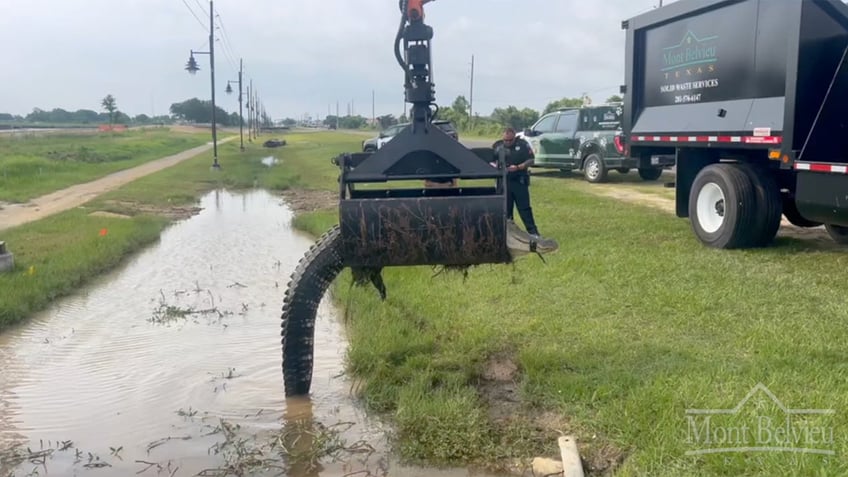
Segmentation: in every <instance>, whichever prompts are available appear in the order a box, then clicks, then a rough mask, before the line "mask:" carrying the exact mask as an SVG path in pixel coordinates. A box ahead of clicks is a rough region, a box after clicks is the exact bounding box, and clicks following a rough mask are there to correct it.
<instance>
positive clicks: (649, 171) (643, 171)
mask: <svg viewBox="0 0 848 477" xmlns="http://www.w3.org/2000/svg"><path fill="white" fill-rule="evenodd" d="M662 173H663V171H662V169H660V168H658V167H645V168H640V169H639V177H641V178H642V180H646V181H655V180H657V179H659V178H660V176H662Z"/></svg>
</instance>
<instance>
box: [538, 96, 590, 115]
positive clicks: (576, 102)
mask: <svg viewBox="0 0 848 477" xmlns="http://www.w3.org/2000/svg"><path fill="white" fill-rule="evenodd" d="M580 106H583V98H562V99H559V100H557V101H552V102H550V103H548V105H547V106H546V107H545V110H544V111H542V114H543V115H545V114H548V113H550V112H552V111H556V110H557V109H562V108H579V107H580Z"/></svg>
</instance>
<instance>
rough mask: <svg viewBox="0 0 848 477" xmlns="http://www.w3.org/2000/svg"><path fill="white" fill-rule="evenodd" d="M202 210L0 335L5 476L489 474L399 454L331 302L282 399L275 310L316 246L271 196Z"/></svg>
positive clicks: (209, 204) (238, 198) (220, 194)
mask: <svg viewBox="0 0 848 477" xmlns="http://www.w3.org/2000/svg"><path fill="white" fill-rule="evenodd" d="M201 207H202V209H203V210H202V211H201V212H200V213H199V214H198V215H196V216H194V217H192V218H190V219H188V220H185V221H182V222H180V223H178V224H176V225H174V226H173V227H171V228H169V229H168V230H166V231H165V232H164V233H163V234H162V238H161V241H160V242H158V243H157V244H155V245H153V246H151V247H149V248H148V249H146V250H145V251H143V252H141V253H139V254H137V255H136V256H135V257H133V258H132V259H131V260H130V261H128V263H127V264H125V265H124V266H122V267H121V268H120V269H119V270H116V271H114V272H113V273H111V274H109V275H107V276H103V277H101V278H100V279H98V280H97V281H96V282H95V283H93V284H91V285H90V286H89V287H87V288H85V289H83V290H80V291H79V292H78V293H77V294H76V295H74V296H72V297H68V298H65V299H61V300H58V301H57V302H56V303H55V304H54V305H53V306H52V307H51V308H50V309H48V310H46V311H44V312H43V313H40V314H38V315H37V316H36V317H34V318H33V319H32V320H30V321H29V322H28V323H27V324H25V325H23V326H20V327H18V328H15V329H12V330H9V331H7V332H6V333H4V334H2V335H0V477H8V476H16V477H18V476H26V475H40V476H41V475H97V476H112V475H141V476H152V475H157V476H158V475H168V476H193V475H204V476H224V475H288V476H293V477H301V476H344V475H359V476H369V475H374V476H376V475H406V476H416V475H420V476H425V475H426V476H439V475H444V476H461V475H484V474H479V473H473V472H471V471H468V470H458V469H456V470H436V469H418V468H409V467H401V466H400V465H399V464H398V463H397V461H396V460H395V459H393V457H392V456H391V454H390V452H389V450H388V447H389V444H388V442H387V436H388V435H390V432H391V429H390V428H389V427H388V426H386V425H384V424H383V423H381V422H380V421H379V420H378V419H375V418H373V417H370V416H367V415H366V414H365V412H364V411H363V409H361V407H360V406H359V405H358V403H357V402H356V401H355V400H354V399H353V398H352V397H351V395H350V387H351V383H350V381H349V380H348V379H346V378H345V377H344V376H343V375H342V371H343V369H344V366H343V359H344V354H345V350H346V348H347V344H346V341H345V338H344V334H343V330H342V327H341V326H340V322H339V316H338V312H337V310H336V309H335V308H334V307H333V305H332V304H331V303H330V301H329V299H328V298H327V297H325V298H324V301H323V302H322V303H321V307H320V309H319V318H318V322H317V324H316V331H315V342H316V354H315V363H314V366H315V371H314V380H313V388H312V397H311V398H310V399H305V398H301V399H294V400H286V399H285V397H284V395H283V386H282V374H281V370H280V309H281V306H282V299H283V294H284V292H285V288H286V285H287V284H288V281H289V277H290V275H291V272H292V271H293V270H294V268H295V267H296V265H297V262H298V260H299V259H300V258H301V257H302V256H303V254H304V252H305V251H306V250H307V249H308V248H309V246H310V245H311V244H312V243H313V241H314V240H313V239H312V238H311V237H308V236H306V235H304V234H301V233H300V232H298V231H295V230H292V228H291V226H290V222H291V218H292V212H291V210H290V209H289V208H288V207H287V206H285V204H283V202H282V200H281V199H280V198H277V197H274V196H272V195H270V194H268V193H267V192H264V191H254V192H250V193H246V194H233V193H228V192H225V191H217V192H212V193H210V194H208V195H207V196H205V197H204V198H203V199H202V203H201Z"/></svg>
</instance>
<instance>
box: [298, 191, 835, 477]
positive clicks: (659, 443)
mask: <svg viewBox="0 0 848 477" xmlns="http://www.w3.org/2000/svg"><path fill="white" fill-rule="evenodd" d="M645 187H649V186H647V185H645ZM654 187H656V186H654ZM532 198H533V205H534V209H535V211H536V215H537V221H538V223H539V225H540V227H541V229H542V232H543V233H544V234H545V235H548V236H551V237H555V238H557V239H558V240H559V242H560V246H561V250H560V251H559V252H558V253H557V254H556V255H551V256H549V257H547V261H548V263H547V264H543V263H542V262H541V261H540V260H538V258H536V257H534V256H529V257H526V258H524V259H521V260H520V261H519V262H518V263H516V264H515V267H514V268H513V267H511V266H488V265H487V266H481V267H477V268H475V269H472V270H471V271H470V273H469V275H468V277H467V278H463V277H462V276H459V275H457V274H453V275H451V274H448V275H439V276H437V277H433V275H434V273H433V271H432V270H431V269H429V268H428V267H417V268H390V269H386V270H385V271H384V273H383V275H384V278H385V282H386V285H387V287H388V293H389V298H388V300H387V301H386V302H385V303H381V302H380V301H379V299H378V297H377V294H376V291H375V290H373V289H371V288H364V289H359V288H354V289H350V288H349V280H350V276H349V274H348V273H347V272H345V273H344V274H343V275H342V277H341V279H340V280H338V281H337V282H336V283H335V285H334V293H335V295H336V297H337V299H338V301H339V303H341V304H343V305H346V306H347V310H346V315H347V316H348V320H349V338H350V341H351V344H350V348H349V352H348V365H349V367H350V371H351V373H352V375H353V376H355V377H356V378H357V379H360V380H362V382H363V383H364V384H363V386H362V396H363V399H364V400H365V402H366V403H367V404H368V406H369V407H370V408H371V409H374V410H379V411H383V412H387V413H389V414H390V415H391V416H392V417H393V418H394V421H395V423H396V425H397V433H398V437H399V441H398V443H399V449H400V450H401V452H402V454H403V456H404V457H406V458H409V459H411V460H414V461H419V460H427V461H431V462H452V463H458V462H492V461H495V460H497V459H499V458H503V457H509V456H515V455H525V456H526V455H534V454H533V453H534V452H535V453H543V454H548V455H551V456H556V455H557V454H556V448H555V443H554V442H553V436H552V434H554V435H555V433H554V432H553V429H544V426H542V429H536V428H535V424H537V423H535V422H534V420H533V419H532V418H533V416H538V415H539V414H540V413H542V412H545V411H546V412H553V413H555V415H558V416H559V420H554V421H556V422H557V424H558V425H559V427H560V429H561V430H562V431H565V432H570V433H575V434H576V435H577V436H578V438H579V445H580V449H581V453H582V455H583V456H584V458H586V460H587V461H588V462H590V463H595V464H597V465H598V466H599V467H602V468H603V467H604V465H602V464H601V462H603V460H604V459H605V458H609V457H615V456H621V459H622V461H623V462H622V464H621V465H620V466H618V467H617V470H616V475H623V476H634V475H651V476H679V475H728V476H729V475H763V476H765V475H845V474H846V473H848V459H846V458H845V457H844V456H845V453H846V451H848V445H846V442H848V441H846V440H845V439H844V435H845V433H846V432H848V417H846V416H848V414H846V413H845V410H846V409H848V394H846V393H845V390H846V386H845V380H844V375H845V373H846V371H848V364H846V362H848V360H846V352H845V351H844V348H845V345H844V343H846V342H848V330H846V328H845V326H844V323H845V321H846V320H848V307H846V306H845V305H844V298H843V288H844V287H843V281H844V278H845V277H846V274H845V269H846V265H848V257H847V256H846V255H845V254H844V253H839V252H834V251H823V250H819V249H816V248H814V246H813V245H812V244H808V243H804V242H802V241H797V240H792V239H786V238H781V239H779V240H778V241H777V243H776V244H775V245H774V246H773V247H770V248H768V249H765V250H756V251H718V250H711V249H707V248H705V247H703V246H701V245H700V243H698V242H697V241H696V239H695V238H694V236H693V235H692V233H691V231H690V229H689V225H688V223H687V221H685V220H681V219H677V218H675V217H674V216H673V215H671V214H668V213H665V212H661V211H657V210H653V209H649V208H646V207H640V206H637V205H631V204H624V203H621V201H617V200H614V199H606V198H600V197H597V196H594V195H592V194H589V193H586V192H585V191H583V190H582V185H578V184H577V183H576V182H575V181H573V180H570V179H565V178H561V177H538V178H537V179H536V181H535V182H534V185H533V187H532ZM336 220H337V216H336V215H335V214H333V213H332V212H327V213H317V214H311V215H307V216H302V217H299V218H298V219H297V220H296V221H295V225H296V226H298V227H300V228H303V229H305V230H308V231H310V232H312V233H314V234H318V233H321V232H323V231H325V230H326V229H327V228H328V227H330V226H331V225H332V224H334V223H335V222H336ZM496 355H499V356H509V357H511V359H512V360H513V361H514V362H515V364H516V365H517V366H518V369H519V370H520V372H519V388H520V395H521V400H522V407H521V409H520V410H519V411H516V412H515V416H516V419H515V420H513V421H512V422H511V424H503V423H496V422H493V421H490V420H489V419H487V417H486V415H487V414H486V412H487V411H486V409H487V408H486V402H487V401H486V399H485V396H486V394H485V393H483V394H481V392H479V390H480V389H482V388H481V387H480V386H479V381H480V377H481V375H482V372H483V370H484V369H485V366H486V361H487V360H488V358H490V357H492V356H496ZM757 383H763V384H764V385H765V386H766V387H767V388H768V389H769V390H770V391H771V392H773V393H774V394H775V396H776V397H777V398H778V399H779V400H781V401H782V402H783V404H784V405H786V406H787V407H789V408H801V409H834V410H836V414H835V415H832V416H830V415H818V416H816V415H813V416H805V417H808V418H809V422H808V424H809V425H811V426H822V427H824V428H827V429H832V432H833V439H834V442H828V443H824V444H819V445H818V446H817V447H819V448H823V449H826V450H833V451H835V452H836V455H835V456H820V455H802V454H791V453H788V452H784V453H779V452H772V453H754V452H748V453H738V454H717V455H701V456H687V455H686V454H685V453H686V452H687V451H690V450H696V449H699V448H702V447H703V446H704V445H705V444H703V442H702V445H701V446H699V445H698V444H697V442H692V441H689V442H687V439H691V438H693V437H694V434H693V433H692V432H690V431H691V428H690V423H689V421H687V416H686V410H687V409H693V408H695V409H730V408H733V407H734V406H736V405H737V403H739V401H740V400H742V398H744V397H745V396H746V394H747V393H748V392H749V391H750V390H752V388H754V386H755V385H756V384H757ZM763 396H765V394H762V393H760V394H759V395H758V396H756V397H755V399H753V400H752V401H751V402H749V404H748V406H747V407H745V408H744V409H743V412H741V413H740V414H739V415H735V416H721V415H719V416H714V417H713V418H712V422H713V426H714V429H715V428H718V429H719V430H721V429H740V428H741V427H742V426H743V425H748V426H749V428H750V429H749V431H748V434H747V436H746V437H747V439H746V440H744V442H745V443H747V445H756V444H757V442H756V439H757V432H756V431H757V424H758V422H759V421H758V419H766V418H770V419H772V422H783V421H782V420H783V419H785V415H782V414H781V412H780V411H779V409H777V408H776V406H775V405H774V404H773V403H771V402H770V401H767V400H766V401H761V400H760V399H757V398H761V397H763ZM495 402H496V403H498V405H500V404H502V402H500V401H495ZM695 422H697V423H702V421H695ZM763 422H765V421H763ZM793 422H794V423H795V424H797V425H799V426H800V425H801V424H802V421H801V420H800V419H796V420H794V421H793ZM563 427H564V428H563ZM738 435H739V434H738V431H737V436H738ZM761 435H762V436H766V434H765V433H763V434H761ZM819 437H821V436H819ZM775 442H776V441H774V440H772V441H771V444H775ZM760 444H763V442H760ZM800 444H803V443H799V444H796V446H798V445H800ZM800 446H801V447H816V446H814V445H813V444H812V443H810V442H806V445H800Z"/></svg>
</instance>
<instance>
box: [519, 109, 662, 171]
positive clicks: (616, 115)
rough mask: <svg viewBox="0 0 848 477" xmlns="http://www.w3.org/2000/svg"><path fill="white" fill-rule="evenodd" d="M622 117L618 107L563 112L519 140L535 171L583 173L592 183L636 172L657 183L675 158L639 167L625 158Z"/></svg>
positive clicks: (540, 122)
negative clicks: (528, 149) (532, 159)
mask: <svg viewBox="0 0 848 477" xmlns="http://www.w3.org/2000/svg"><path fill="white" fill-rule="evenodd" d="M621 113H622V105H621V104H619V103H611V104H603V105H598V106H584V107H581V108H564V109H560V110H557V111H553V112H551V113H548V114H546V115H544V116H542V117H541V118H540V119H539V120H538V121H536V124H534V125H533V126H531V127H530V128H528V129H526V130H524V131H523V132H522V133H521V134H519V136H520V137H523V138H524V140H526V141H527V142H529V143H530V147H532V148H533V152H534V153H535V155H536V161H535V163H536V164H535V166H534V167H539V168H556V169H560V170H562V171H574V170H582V171H583V176H584V177H585V178H586V180H587V181H589V182H593V183H598V182H604V181H606V179H607V173H608V172H609V171H610V170H615V171H618V172H619V173H621V174H627V173H628V172H630V169H638V171H639V177H641V178H642V179H644V180H647V181H654V180H657V179H659V178H660V176H661V175H662V171H663V169H664V168H668V167H672V166H674V163H675V160H674V156H657V157H652V158H650V161H646V163H644V164H641V167H640V161H639V159H638V158H631V157H625V156H624V155H623V153H624V146H623V144H622V143H621V140H620V139H621V138H620V134H621Z"/></svg>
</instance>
